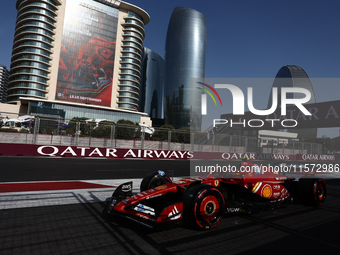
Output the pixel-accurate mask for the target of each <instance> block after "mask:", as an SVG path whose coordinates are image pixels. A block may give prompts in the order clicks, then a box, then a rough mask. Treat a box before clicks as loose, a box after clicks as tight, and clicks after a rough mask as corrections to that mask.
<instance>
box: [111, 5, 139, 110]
mask: <svg viewBox="0 0 340 255" xmlns="http://www.w3.org/2000/svg"><path fill="white" fill-rule="evenodd" d="M122 26H123V34H122V36H123V39H122V47H121V51H120V53H121V58H120V72H119V83H118V92H119V95H118V108H120V109H127V110H135V109H137V108H138V105H139V85H140V76H141V66H142V52H143V40H144V37H145V31H144V19H143V18H142V17H141V16H140V15H138V14H137V13H135V12H131V11H130V12H128V15H126V16H125V17H124V22H123V23H122Z"/></svg>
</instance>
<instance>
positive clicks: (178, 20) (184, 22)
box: [165, 7, 207, 129]
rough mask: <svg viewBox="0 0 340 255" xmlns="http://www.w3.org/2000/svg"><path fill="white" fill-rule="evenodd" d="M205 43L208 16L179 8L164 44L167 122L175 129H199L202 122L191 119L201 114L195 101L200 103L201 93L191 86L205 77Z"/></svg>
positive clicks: (171, 19)
mask: <svg viewBox="0 0 340 255" xmlns="http://www.w3.org/2000/svg"><path fill="white" fill-rule="evenodd" d="M206 44H207V32H206V21H205V16H204V15H203V14H202V13H200V12H198V11H196V10H193V9H190V8H185V7H176V8H175V9H174V10H173V12H172V15H171V18H170V22H169V26H168V31H167V36H166V45H165V122H166V123H167V124H171V125H173V126H174V127H175V128H187V127H194V128H196V129H200V125H201V122H200V121H198V120H197V119H195V120H193V118H192V117H193V116H194V115H195V112H200V109H197V108H198V107H200V106H199V105H193V104H192V102H200V97H201V93H198V92H197V91H198V90H197V89H196V86H191V85H190V82H191V81H190V80H191V79H192V78H204V77H205V61H206ZM192 97H195V99H196V100H193V98H192ZM196 97H197V98H196ZM193 113H194V114H193Z"/></svg>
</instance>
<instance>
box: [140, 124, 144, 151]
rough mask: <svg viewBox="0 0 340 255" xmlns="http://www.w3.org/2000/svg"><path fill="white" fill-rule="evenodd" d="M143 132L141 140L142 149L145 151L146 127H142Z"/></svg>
mask: <svg viewBox="0 0 340 255" xmlns="http://www.w3.org/2000/svg"><path fill="white" fill-rule="evenodd" d="M141 130H142V135H141V138H140V147H141V149H143V148H144V140H145V127H142V128H141Z"/></svg>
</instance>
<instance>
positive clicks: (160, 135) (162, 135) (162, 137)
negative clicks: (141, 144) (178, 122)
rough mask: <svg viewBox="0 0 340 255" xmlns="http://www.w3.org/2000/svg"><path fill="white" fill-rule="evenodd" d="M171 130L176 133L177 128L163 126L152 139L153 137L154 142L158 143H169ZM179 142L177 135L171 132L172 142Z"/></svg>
mask: <svg viewBox="0 0 340 255" xmlns="http://www.w3.org/2000/svg"><path fill="white" fill-rule="evenodd" d="M169 130H171V131H174V130H175V128H174V127H173V126H172V125H163V126H161V127H160V128H159V129H157V130H156V131H155V132H154V133H153V135H152V137H153V140H156V141H168V138H169V133H168V132H169ZM176 140H177V137H176V134H175V133H173V132H171V141H176Z"/></svg>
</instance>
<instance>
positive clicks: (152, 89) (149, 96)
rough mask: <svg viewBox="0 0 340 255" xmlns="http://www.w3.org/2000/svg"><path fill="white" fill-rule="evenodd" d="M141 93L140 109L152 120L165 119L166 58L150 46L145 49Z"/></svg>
mask: <svg viewBox="0 0 340 255" xmlns="http://www.w3.org/2000/svg"><path fill="white" fill-rule="evenodd" d="M139 94H140V95H139V111H141V112H146V113H147V114H148V115H149V116H150V118H151V119H152V120H155V119H164V109H163V108H164V106H163V101H164V100H163V97H164V60H163V58H162V57H161V56H159V55H158V54H157V53H156V52H154V51H152V50H150V49H148V48H144V49H143V60H142V77H141V84H140V93H139Z"/></svg>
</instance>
